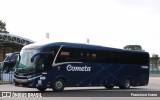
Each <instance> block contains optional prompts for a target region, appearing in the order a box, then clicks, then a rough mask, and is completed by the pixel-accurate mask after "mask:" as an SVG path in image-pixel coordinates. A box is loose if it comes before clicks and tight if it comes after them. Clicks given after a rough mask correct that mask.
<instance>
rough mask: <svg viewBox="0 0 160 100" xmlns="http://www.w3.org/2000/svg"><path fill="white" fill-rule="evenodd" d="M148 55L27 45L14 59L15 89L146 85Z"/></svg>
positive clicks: (85, 47)
mask: <svg viewBox="0 0 160 100" xmlns="http://www.w3.org/2000/svg"><path fill="white" fill-rule="evenodd" d="M149 62H150V61H149V53H148V52H144V51H133V50H123V49H117V48H110V47H104V46H97V45H89V44H80V43H67V42H54V43H47V44H37V43H35V44H30V45H26V46H24V47H23V48H22V50H21V51H20V54H19V56H18V58H17V62H16V66H15V73H14V84H15V86H21V87H29V88H37V89H38V90H39V91H45V90H46V89H47V88H52V89H53V91H57V92H59V91H63V90H64V88H65V87H88V86H89V87H91V86H104V87H105V88H107V89H112V88H113V87H114V86H118V87H119V88H120V89H129V88H130V86H145V85H147V84H148V82H149V65H150V64H149Z"/></svg>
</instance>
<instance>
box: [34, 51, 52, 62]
mask: <svg viewBox="0 0 160 100" xmlns="http://www.w3.org/2000/svg"><path fill="white" fill-rule="evenodd" d="M48 55H52V53H51V52H40V53H36V54H34V55H33V56H32V57H31V63H33V62H34V59H35V57H36V56H48Z"/></svg>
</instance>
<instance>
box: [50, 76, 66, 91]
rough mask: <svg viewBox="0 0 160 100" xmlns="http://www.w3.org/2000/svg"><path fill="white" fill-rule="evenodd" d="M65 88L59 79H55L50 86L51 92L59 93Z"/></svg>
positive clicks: (62, 81) (63, 82)
mask: <svg viewBox="0 0 160 100" xmlns="http://www.w3.org/2000/svg"><path fill="white" fill-rule="evenodd" d="M64 88H65V81H64V80H63V79H61V78H59V79H57V80H56V81H55V82H54V83H53V86H52V89H53V91H55V92H60V91H63V90H64Z"/></svg>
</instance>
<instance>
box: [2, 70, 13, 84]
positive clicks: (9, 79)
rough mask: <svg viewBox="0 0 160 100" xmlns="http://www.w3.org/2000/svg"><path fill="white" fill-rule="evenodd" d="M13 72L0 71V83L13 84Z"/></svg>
mask: <svg viewBox="0 0 160 100" xmlns="http://www.w3.org/2000/svg"><path fill="white" fill-rule="evenodd" d="M13 75H14V72H13V71H10V72H9V73H5V72H2V71H0V84H13Z"/></svg>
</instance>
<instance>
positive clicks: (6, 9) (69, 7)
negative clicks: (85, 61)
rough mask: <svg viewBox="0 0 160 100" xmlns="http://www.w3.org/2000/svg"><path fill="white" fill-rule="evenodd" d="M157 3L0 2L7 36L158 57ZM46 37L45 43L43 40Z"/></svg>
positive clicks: (111, 0) (108, 0)
mask: <svg viewBox="0 0 160 100" xmlns="http://www.w3.org/2000/svg"><path fill="white" fill-rule="evenodd" d="M159 5H160V0H0V20H2V21H4V22H6V25H7V26H6V28H7V31H9V32H10V34H14V35H18V36H22V37H25V38H28V39H31V40H34V41H36V42H60V41H61V42H73V43H86V41H87V38H89V40H90V44H95V45H101V46H107V47H114V48H123V47H124V46H126V45H141V46H142V48H143V49H144V50H145V51H147V52H149V53H150V55H152V54H153V53H155V54H158V55H160V45H159V43H160V6H159ZM46 33H49V39H47V38H46Z"/></svg>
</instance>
